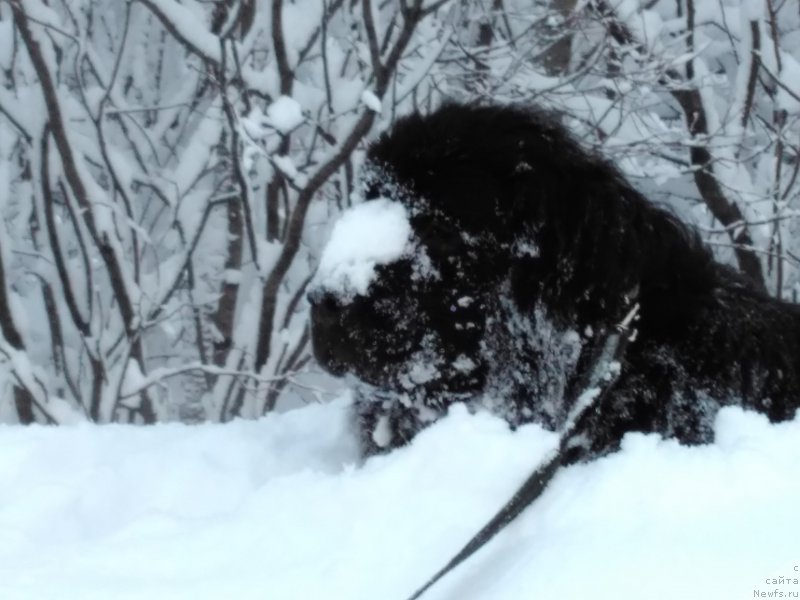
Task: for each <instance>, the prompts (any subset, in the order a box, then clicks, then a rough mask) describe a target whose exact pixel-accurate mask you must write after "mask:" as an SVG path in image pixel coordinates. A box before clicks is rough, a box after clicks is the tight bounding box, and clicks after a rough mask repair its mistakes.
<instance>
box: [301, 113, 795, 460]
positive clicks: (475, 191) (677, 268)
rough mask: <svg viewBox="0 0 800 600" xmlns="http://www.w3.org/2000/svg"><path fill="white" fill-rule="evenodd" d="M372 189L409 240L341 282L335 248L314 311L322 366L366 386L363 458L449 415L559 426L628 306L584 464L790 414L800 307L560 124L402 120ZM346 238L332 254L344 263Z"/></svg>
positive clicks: (552, 120) (539, 117) (362, 391)
mask: <svg viewBox="0 0 800 600" xmlns="http://www.w3.org/2000/svg"><path fill="white" fill-rule="evenodd" d="M362 179H363V184H364V193H365V202H366V204H367V205H368V206H371V207H372V208H371V209H370V210H371V212H372V213H373V214H375V215H381V214H383V213H385V212H386V211H387V210H388V208H387V207H389V206H395V208H396V210H394V211H393V212H392V215H391V219H394V222H395V223H398V225H396V226H394V229H392V227H391V226H390V227H389V229H390V230H391V231H397V230H398V228H399V229H400V230H402V235H401V239H400V240H399V242H398V240H397V239H395V240H393V242H392V243H393V248H394V250H393V251H392V252H391V253H389V254H386V252H383V253H381V252H378V250H379V248H380V238H381V237H383V234H381V235H380V236H373V237H375V238H376V239H373V240H372V241H371V242H365V245H364V246H363V247H358V246H357V245H356V247H355V250H358V251H354V250H353V249H352V248H351V250H350V253H349V254H348V253H347V252H345V253H344V256H345V259H344V262H345V263H347V264H345V265H341V264H339V265H338V266H337V264H336V263H337V260H336V257H337V256H339V255H340V252H339V250H340V249H339V248H337V247H336V246H337V244H335V243H334V244H333V247H331V248H328V249H326V251H325V253H326V254H327V255H328V258H327V259H325V258H324V257H323V262H325V263H326V264H327V267H326V271H327V272H323V273H320V274H318V276H317V277H316V279H315V282H314V284H313V286H312V289H311V292H310V294H309V297H310V299H311V302H312V339H313V345H314V352H315V355H316V358H317V360H318V361H319V363H320V364H321V365H322V366H323V367H324V368H326V369H327V370H329V371H331V372H332V373H334V374H345V373H349V374H351V375H354V376H355V378H356V379H357V380H358V381H359V382H360V384H361V385H359V386H358V388H359V389H358V394H357V401H356V412H357V419H358V423H359V427H360V431H361V437H362V445H363V450H364V452H365V454H367V455H369V454H373V453H377V452H381V451H385V450H388V449H391V448H394V447H397V446H399V445H402V444H404V443H406V442H407V441H408V440H410V439H411V438H412V437H413V436H414V435H415V434H416V433H417V432H418V431H419V430H420V429H422V428H423V427H425V426H426V425H428V424H429V423H431V422H432V421H433V420H435V419H436V418H438V417H439V416H440V415H442V414H443V413H444V412H445V411H446V410H447V407H448V406H449V405H450V404H452V403H453V402H466V403H470V404H480V405H484V406H487V407H488V408H489V409H490V410H492V411H493V412H495V413H497V414H500V415H502V416H503V417H504V418H506V419H507V420H508V422H509V423H510V424H511V425H512V426H517V425H519V424H521V423H525V422H530V421H536V422H539V423H542V424H543V425H544V426H546V427H548V428H551V429H556V428H559V427H560V426H561V425H562V424H563V421H564V419H565V418H566V415H567V414H568V412H569V409H570V406H571V404H572V403H573V402H574V401H575V398H576V397H577V395H578V394H579V393H580V391H581V390H580V389H577V388H578V387H580V385H581V384H582V382H585V381H586V377H585V374H586V371H587V370H589V369H591V368H593V366H594V364H595V362H596V357H597V352H598V349H599V348H600V347H602V345H603V343H604V342H605V340H606V339H607V338H608V335H610V333H611V332H612V331H613V328H614V326H615V325H616V324H617V323H619V322H620V321H621V320H622V319H623V318H624V316H625V315H626V314H627V313H628V312H629V311H630V310H631V307H632V306H633V305H634V304H635V303H638V305H639V319H638V321H637V322H636V324H635V326H636V330H637V335H636V337H635V339H633V340H632V341H631V342H630V343H629V344H628V346H627V348H626V352H625V355H624V357H623V360H622V364H621V372H620V374H619V377H618V379H617V380H616V382H615V383H614V385H613V387H612V388H611V389H610V390H608V391H607V392H606V393H605V395H604V396H603V399H602V403H601V406H599V407H598V410H597V411H596V412H595V413H594V415H593V416H592V417H591V418H590V419H588V421H587V427H586V431H585V440H586V445H585V447H584V448H583V449H582V450H580V451H579V452H578V454H576V456H575V457H574V458H575V459H579V458H583V457H587V456H588V457H591V456H597V455H600V454H603V453H606V452H609V451H612V450H614V449H615V448H617V447H618V444H619V441H620V439H621V437H622V435H623V434H624V433H625V432H627V431H644V432H658V433H661V434H663V435H665V436H671V437H675V438H677V439H679V440H681V441H683V442H685V443H692V444H694V443H705V442H709V441H711V439H712V437H713V428H712V425H713V419H714V416H715V414H716V412H717V410H718V409H719V408H720V406H721V405H723V404H728V403H731V402H739V403H740V404H741V405H743V406H745V407H747V408H751V409H754V410H757V411H759V412H762V413H765V414H766V415H768V417H769V418H770V420H772V421H780V420H785V419H788V418H791V417H792V416H793V415H794V412H795V410H796V409H797V407H798V399H800V373H799V372H798V369H797V366H798V361H800V320H798V319H799V315H798V310H797V308H796V307H795V306H794V305H789V304H785V303H782V302H779V301H776V300H774V299H771V298H769V297H767V296H766V295H764V294H763V293H762V292H760V291H758V290H757V289H756V288H755V287H753V286H752V285H750V283H749V282H748V281H747V280H746V279H745V278H744V277H743V276H741V275H739V274H738V273H736V272H735V271H734V270H732V269H731V268H729V267H726V266H723V265H721V264H718V263H716V262H715V261H714V260H713V258H712V256H711V253H710V252H709V250H708V249H707V248H706V247H704V246H703V244H702V243H701V242H700V241H699V240H698V238H697V236H696V235H695V233H693V232H692V231H691V230H690V229H689V228H688V227H686V226H685V225H684V224H682V223H681V222H679V221H678V220H677V219H676V218H675V217H674V216H673V215H671V214H670V213H668V212H666V211H664V210H662V209H659V208H657V207H656V206H654V205H653V204H651V203H650V202H648V201H647V200H646V199H645V198H644V197H642V196H641V195H640V194H639V193H638V192H637V191H636V190H634V189H633V187H632V186H631V185H630V184H629V183H627V182H626V181H625V179H624V178H623V177H622V175H621V174H620V173H619V171H618V170H617V169H616V168H614V167H613V166H612V165H610V164H609V163H608V162H606V161H604V160H602V159H601V158H599V157H597V156H594V155H592V154H590V153H587V152H586V151H585V150H584V149H582V148H581V147H580V146H579V145H578V144H577V143H576V142H575V141H574V140H573V139H572V138H571V137H570V136H569V134H568V133H567V132H566V131H565V130H564V128H563V127H562V126H561V125H559V123H558V119H557V118H556V117H554V116H553V115H550V114H547V113H544V112H541V111H538V110H534V109H525V108H520V107H470V106H460V105H447V106H445V107H443V108H441V109H439V110H438V111H436V112H434V113H433V114H431V115H427V116H424V115H418V114H415V115H412V116H409V117H406V118H405V119H403V120H401V121H399V122H398V123H397V124H396V125H395V127H394V128H393V129H392V130H391V131H390V132H389V133H387V134H384V135H383V136H382V137H381V138H380V139H379V140H378V141H377V142H376V143H374V144H373V145H372V146H371V148H370V150H369V153H368V158H367V164H366V167H365V169H364V173H363V176H362ZM369 203H374V204H372V205H369ZM395 203H399V206H398V204H395ZM361 206H364V205H361ZM401 207H402V208H401ZM359 209H360V207H359V206H357V207H356V208H354V209H352V210H359ZM361 210H362V211H363V210H364V209H361ZM366 212H369V211H366ZM381 219H383V221H381V223H383V226H384V227H385V226H386V223H388V222H389V221H386V218H385V217H378V220H379V221H380V220H381ZM377 225H378V222H377V221H376V228H375V230H376V231H378V230H379V229H380V228H379V227H377ZM364 226H365V227H367V228H369V221H368V220H367V221H366V222H365V223H364ZM350 234H353V235H357V230H353V231H351V232H350V233H348V232H347V231H340V232H339V235H338V238H340V239H349V240H350V244H351V246H352V241H353V238H352V236H351V235H350ZM334 237H336V236H334ZM395 237H396V236H395ZM369 244H374V245H376V246H377V247H376V248H374V249H373V248H370V247H369ZM373 255H375V256H379V257H380V258H379V259H378V258H375V256H373ZM348 257H349V258H348ZM370 257H372V258H370ZM348 269H349V270H351V271H353V270H354V272H352V273H349V272H348ZM365 282H366V283H365Z"/></svg>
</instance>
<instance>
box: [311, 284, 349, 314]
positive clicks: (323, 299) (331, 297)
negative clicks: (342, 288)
mask: <svg viewBox="0 0 800 600" xmlns="http://www.w3.org/2000/svg"><path fill="white" fill-rule="evenodd" d="M306 298H307V299H308V303H309V304H311V307H312V309H313V310H314V314H315V316H316V317H317V318H319V317H322V318H325V317H329V318H330V317H333V316H335V315H337V314H339V312H340V311H341V310H342V303H341V302H340V301H339V299H338V298H337V297H336V295H335V294H332V293H330V292H327V291H325V290H320V289H316V290H311V291H310V292H308V294H306Z"/></svg>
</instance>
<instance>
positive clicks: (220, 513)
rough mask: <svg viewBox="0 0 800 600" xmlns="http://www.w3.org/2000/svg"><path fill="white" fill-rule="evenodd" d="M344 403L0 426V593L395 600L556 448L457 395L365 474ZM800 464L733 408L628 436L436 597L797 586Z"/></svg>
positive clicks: (9, 596) (799, 439)
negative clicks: (132, 423)
mask: <svg viewBox="0 0 800 600" xmlns="http://www.w3.org/2000/svg"><path fill="white" fill-rule="evenodd" d="M347 405H348V399H347V398H342V399H339V400H337V401H335V402H333V403H330V404H326V405H314V406H308V407H305V408H300V409H297V410H293V411H290V412H286V413H284V414H276V415H271V416H269V417H267V418H265V419H262V420H260V421H257V422H245V421H238V422H234V423H230V424H228V425H202V426H191V427H190V426H181V425H158V426H155V427H148V428H143V427H126V426H104V427H96V426H89V425H76V426H69V427H61V428H43V427H30V428H21V427H2V428H0V598H2V599H3V600H13V599H25V600H31V599H36V600H42V599H48V598H52V599H58V600H70V599H76V600H77V599H80V600H88V599H95V598H96V599H101V598H102V599H104V600H105V599H108V598H114V599H145V598H146V599H148V600H151V599H154V598H158V599H182V598H186V599H190V598H191V599H192V600H196V599H199V598H209V599H220V598H230V599H250V598H253V599H269V600H297V599H312V598H324V599H327V600H337V599H341V600H375V599H376V598H380V599H386V600H394V599H397V600H403V598H405V597H406V596H407V595H408V594H410V593H411V592H412V591H413V590H414V589H416V588H417V587H418V586H419V585H421V584H422V583H423V582H424V581H425V580H426V578H427V577H428V576H429V575H431V574H432V573H433V572H434V571H435V570H437V569H438V568H439V567H441V566H442V565H443V564H444V562H446V560H447V559H449V558H450V557H451V555H452V554H453V553H454V552H456V551H457V550H458V549H459V548H460V547H461V545H462V544H463V543H464V542H465V541H466V540H467V539H469V538H470V537H471V536H472V535H473V534H474V533H475V531H476V530H477V529H478V528H479V527H480V526H482V525H483V524H484V522H485V520H486V519H488V518H489V517H490V516H491V515H492V514H493V513H494V512H495V511H496V510H497V508H499V506H500V505H501V504H502V503H503V502H504V501H505V500H506V499H507V498H508V497H509V495H510V494H511V493H512V492H513V490H514V489H515V487H516V486H517V485H518V484H519V483H520V482H521V481H522V480H523V479H525V477H526V475H527V474H528V473H529V471H530V470H531V469H532V468H533V467H534V466H535V465H536V464H537V461H538V460H539V459H540V458H541V457H542V456H543V455H544V454H545V453H546V452H547V450H548V449H549V448H550V447H551V446H552V445H553V444H554V443H555V436H554V435H553V434H551V433H548V432H545V431H543V430H542V429H540V428H539V427H536V426H526V427H523V428H521V429H519V430H518V431H516V432H511V431H509V429H508V427H507V426H506V424H505V423H504V422H503V421H501V420H499V419H496V418H494V417H491V416H489V415H487V414H477V415H469V414H467V412H466V411H465V410H464V409H463V408H456V409H455V410H452V411H451V413H450V415H449V416H448V417H447V418H445V419H443V420H442V421H441V422H439V423H437V424H436V425H435V426H433V427H431V428H430V429H429V430H426V431H425V432H423V433H422V434H421V435H420V436H419V437H418V438H417V439H415V441H414V442H413V444H412V445H411V446H409V447H407V448H404V449H401V450H399V451H397V452H394V453H392V454H391V455H389V456H383V457H377V458H373V459H371V460H369V461H368V462H367V463H366V464H364V465H358V464H357V460H356V450H355V444H354V440H353V438H352V434H351V432H350V431H349V428H348V423H347ZM799 475H800V420H798V419H796V420H795V421H793V422H790V423H784V424H780V425H770V424H769V423H767V421H766V420H765V419H764V418H763V417H762V416H760V415H757V414H753V413H745V412H743V411H741V410H739V409H735V408H729V409H725V410H723V411H722V412H721V413H720V415H719V418H718V419H717V442H716V443H715V444H714V445H710V446H702V447H691V448H690V447H682V446H680V445H678V444H676V443H675V442H672V441H664V440H661V439H660V438H658V437H657V436H654V435H648V436H645V435H637V434H634V435H628V436H627V437H626V438H625V440H624V447H623V450H622V451H621V452H619V453H618V454H615V455H613V456H609V457H607V458H604V459H602V460H598V461H595V462H594V463H591V464H587V465H579V466H575V467H572V468H569V469H567V470H565V471H563V472H562V473H560V474H559V475H558V476H557V477H556V479H555V480H554V481H553V483H552V484H551V486H550V488H549V489H548V490H547V491H546V492H545V494H544V496H543V497H542V498H540V500H539V501H538V502H537V503H536V504H535V505H534V506H533V507H531V508H529V509H528V510H527V511H526V512H525V513H524V514H523V515H522V517H521V518H520V519H518V520H517V521H516V522H514V523H513V524H512V525H511V526H510V527H508V529H506V530H505V531H504V532H503V533H502V534H501V535H500V536H498V537H497V538H496V539H495V540H493V541H492V542H491V543H490V544H489V545H488V546H487V547H485V548H484V549H483V550H481V552H480V553H479V554H477V555H476V556H475V557H473V558H472V559H471V560H469V561H468V562H467V563H466V564H465V565H463V566H462V567H461V568H459V569H458V570H457V571H456V572H454V573H452V574H451V575H450V576H448V577H447V578H446V579H445V580H444V581H442V582H441V583H440V584H439V585H437V586H436V587H435V588H434V589H433V590H431V591H430V592H429V594H428V595H426V596H425V598H426V599H428V598H429V599H431V600H434V599H436V598H438V599H445V598H459V599H465V598H475V599H507V600H521V599H526V598H530V599H537V600H553V599H556V598H567V599H576V600H577V599H579V598H580V599H612V598H613V599H614V600H619V599H620V598H631V599H638V598H648V599H651V600H654V599H662V598H663V599H665V600H675V599H676V598H686V599H693V598H725V599H736V598H743V599H744V598H753V597H762V596H761V594H762V592H763V593H764V594H768V593H769V594H775V595H774V596H766V595H764V596H763V597H786V598H791V597H800V584H798V583H797V580H798V579H800V511H798V505H800V476H799ZM777 593H781V594H783V596H780V595H778V594H777ZM754 594H757V595H755V596H754Z"/></svg>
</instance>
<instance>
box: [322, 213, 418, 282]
mask: <svg viewBox="0 0 800 600" xmlns="http://www.w3.org/2000/svg"><path fill="white" fill-rule="evenodd" d="M410 238H411V223H410V222H409V215H408V212H407V210H406V208H405V207H404V206H403V205H402V204H401V203H400V202H393V201H391V200H389V199H387V198H378V199H376V200H370V201H368V202H364V203H362V204H359V205H356V206H354V207H353V208H351V209H349V210H347V211H345V212H344V213H343V214H342V216H341V218H340V219H339V220H338V221H337V222H336V224H335V225H334V226H333V231H331V237H330V240H329V241H328V244H327V246H325V249H324V250H323V251H322V256H321V257H320V261H319V268H318V270H317V274H316V275H315V276H314V281H313V282H312V287H315V286H321V287H324V288H325V290H326V291H328V292H331V293H338V294H340V295H342V296H348V295H350V294H366V292H367V289H368V288H369V284H370V283H371V282H372V280H373V279H374V277H375V267H376V266H378V265H384V264H388V263H390V262H393V261H396V260H397V259H398V258H400V257H401V256H403V255H404V254H406V253H408V251H409V249H410V248H409V246H410Z"/></svg>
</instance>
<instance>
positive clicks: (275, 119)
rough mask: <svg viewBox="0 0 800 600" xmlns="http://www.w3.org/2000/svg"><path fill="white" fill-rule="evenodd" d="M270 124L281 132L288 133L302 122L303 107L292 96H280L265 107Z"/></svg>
mask: <svg viewBox="0 0 800 600" xmlns="http://www.w3.org/2000/svg"><path fill="white" fill-rule="evenodd" d="M267 118H268V119H269V122H270V124H271V125H272V126H273V127H275V129H277V130H278V131H280V132H281V133H289V132H290V131H292V129H295V128H296V127H299V126H300V125H301V124H302V123H303V109H302V107H301V106H300V104H299V103H298V102H297V100H295V99H294V98H290V97H289V96H280V97H279V98H278V99H277V100H275V102H273V103H272V104H270V105H269V106H268V107H267Z"/></svg>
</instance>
